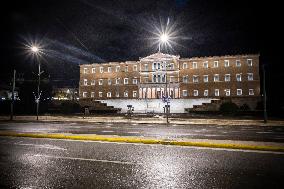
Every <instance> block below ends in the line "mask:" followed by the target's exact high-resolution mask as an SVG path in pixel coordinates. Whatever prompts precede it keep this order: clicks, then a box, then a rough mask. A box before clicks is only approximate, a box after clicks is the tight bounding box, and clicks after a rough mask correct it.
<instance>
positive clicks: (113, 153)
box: [0, 137, 284, 189]
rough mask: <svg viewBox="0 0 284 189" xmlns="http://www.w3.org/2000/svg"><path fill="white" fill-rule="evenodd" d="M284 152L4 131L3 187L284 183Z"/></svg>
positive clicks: (0, 147) (0, 148)
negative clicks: (40, 136)
mask: <svg viewBox="0 0 284 189" xmlns="http://www.w3.org/2000/svg"><path fill="white" fill-rule="evenodd" d="M283 167H284V154H283V153H275V152H274V153H273V152H253V151H240V150H223V149H210V148H196V147H178V146H163V145H143V144H126V143H105V142H88V141H71V140H52V139H32V138H12V137H0V180H1V181H0V188H179V189H180V188H181V189H182V188H206V189H208V188H284V182H283V178H284V169H283Z"/></svg>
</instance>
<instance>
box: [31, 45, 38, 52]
mask: <svg viewBox="0 0 284 189" xmlns="http://www.w3.org/2000/svg"><path fill="white" fill-rule="evenodd" d="M31 51H33V52H34V53H37V52H38V51H39V49H38V47H36V46H32V47H31Z"/></svg>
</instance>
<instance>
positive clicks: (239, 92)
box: [182, 89, 254, 97]
mask: <svg viewBox="0 0 284 189" xmlns="http://www.w3.org/2000/svg"><path fill="white" fill-rule="evenodd" d="M224 92H225V96H231V90H230V89H225V90H224ZM208 95H209V90H208V89H206V90H204V91H203V96H208ZM214 95H215V96H220V90H219V89H215V90H214ZM237 95H238V96H241V95H243V90H242V89H237ZM248 95H254V90H253V89H249V93H248ZM182 96H184V97H186V96H189V94H188V90H183V91H182ZM193 96H200V95H199V91H198V90H193Z"/></svg>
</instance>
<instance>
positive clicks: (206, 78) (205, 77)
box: [203, 75, 208, 83]
mask: <svg viewBox="0 0 284 189" xmlns="http://www.w3.org/2000/svg"><path fill="white" fill-rule="evenodd" d="M203 82H204V83H207V82H208V75H204V76H203Z"/></svg>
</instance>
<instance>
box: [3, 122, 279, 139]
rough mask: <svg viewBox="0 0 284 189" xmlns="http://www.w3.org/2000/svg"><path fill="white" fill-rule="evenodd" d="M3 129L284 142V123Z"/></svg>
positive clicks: (21, 125)
mask: <svg viewBox="0 0 284 189" xmlns="http://www.w3.org/2000/svg"><path fill="white" fill-rule="evenodd" d="M1 131H16V132H35V133H41V132H44V133H73V134H98V135H119V136H140V137H141V136H142V137H161V138H168V139H178V138H188V139H215V140H242V141H265V142H284V127H283V126H278V127H276V126H267V127H265V126H215V125H212V126H210V125H169V126H166V125H164V124H135V123H76V122H74V123H69V122H66V123H63V122H61V123H55V122H49V123H48V122H28V123H26V122H23V123H8V122H2V123H0V132H1Z"/></svg>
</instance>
